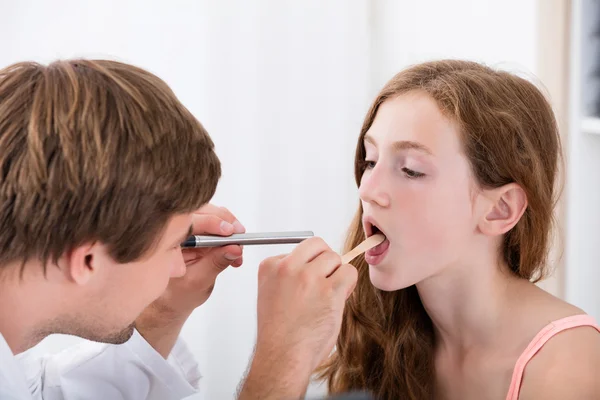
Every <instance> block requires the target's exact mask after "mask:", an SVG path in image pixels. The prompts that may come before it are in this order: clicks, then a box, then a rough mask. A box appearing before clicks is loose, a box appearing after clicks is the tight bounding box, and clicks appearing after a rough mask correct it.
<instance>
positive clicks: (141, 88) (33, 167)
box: [0, 60, 221, 268]
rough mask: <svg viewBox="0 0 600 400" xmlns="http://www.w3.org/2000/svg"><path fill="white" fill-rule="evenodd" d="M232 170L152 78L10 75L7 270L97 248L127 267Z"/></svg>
mask: <svg viewBox="0 0 600 400" xmlns="http://www.w3.org/2000/svg"><path fill="white" fill-rule="evenodd" d="M220 174H221V167H220V163H219V159H218V158H217V156H216V154H215V152H214V144H213V142H212V140H211V139H210V137H209V135H208V134H207V132H206V131H205V129H204V128H203V127H202V125H201V124H200V122H198V121H197V120H196V118H194V116H193V115H192V114H191V113H190V112H189V111H188V110H187V109H186V108H185V107H184V106H183V105H182V104H181V103H180V102H179V101H178V100H177V98H176V97H175V95H174V93H173V92H172V91H171V89H170V88H169V87H168V86H167V85H166V84H165V83H164V82H163V81H162V80H161V79H159V78H157V77H156V76H154V75H153V74H151V73H149V72H147V71H145V70H143V69H140V68H137V67H135V66H132V65H128V64H124V63H120V62H115V61H107V60H68V61H57V62H54V63H52V64H50V65H48V66H44V65H40V64H38V63H35V62H23V63H17V64H14V65H11V66H9V67H7V68H5V69H3V70H1V71H0V224H1V225H0V268H1V267H3V266H6V265H7V264H10V263H14V262H20V263H23V264H24V263H25V262H27V261H28V260H32V259H35V260H38V261H41V262H43V264H44V267H45V266H46V264H47V263H48V262H52V263H56V261H57V260H58V258H59V257H60V256H61V255H62V254H64V253H66V252H68V251H70V250H72V249H74V248H76V247H77V246H79V245H81V244H84V243H87V242H94V241H98V242H101V243H103V244H104V245H106V246H107V249H108V251H109V253H110V255H111V256H112V257H113V258H114V259H115V260H116V261H117V262H121V263H125V262H130V261H134V260H136V259H139V258H140V257H142V256H143V255H144V254H146V253H147V251H148V250H149V248H150V247H151V246H152V245H153V244H155V243H156V240H157V239H158V238H159V237H160V235H161V234H162V232H163V229H164V227H165V226H166V223H167V221H168V220H169V218H171V217H172V216H174V215H176V214H179V213H187V212H192V211H193V210H195V209H197V208H199V207H200V206H202V205H203V204H205V203H206V202H208V201H209V200H210V198H211V197H212V196H213V194H214V192H215V190H216V186H217V182H218V180H219V177H220Z"/></svg>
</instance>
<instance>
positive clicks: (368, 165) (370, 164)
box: [363, 160, 377, 169]
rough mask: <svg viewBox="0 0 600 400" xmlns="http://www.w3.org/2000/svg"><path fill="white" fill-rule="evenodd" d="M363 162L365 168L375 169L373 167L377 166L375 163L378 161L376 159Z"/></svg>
mask: <svg viewBox="0 0 600 400" xmlns="http://www.w3.org/2000/svg"><path fill="white" fill-rule="evenodd" d="M363 164H364V166H365V169H373V168H375V165H376V164H377V162H376V161H366V160H365V161H364V162H363Z"/></svg>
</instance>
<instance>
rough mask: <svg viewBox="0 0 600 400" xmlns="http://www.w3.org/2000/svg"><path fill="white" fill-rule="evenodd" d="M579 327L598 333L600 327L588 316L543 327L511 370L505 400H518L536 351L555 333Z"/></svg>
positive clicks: (577, 316)
mask: <svg viewBox="0 0 600 400" xmlns="http://www.w3.org/2000/svg"><path fill="white" fill-rule="evenodd" d="M579 326H591V327H593V328H596V329H597V330H598V332H600V326H599V325H598V324H597V323H596V321H595V320H594V318H593V317H591V316H589V315H585V314H582V315H573V316H571V317H566V318H562V319H559V320H556V321H554V322H550V323H549V324H548V325H546V326H545V327H544V329H542V330H541V331H540V332H539V333H538V334H537V335H535V337H534V338H533V340H532V341H531V342H530V343H529V346H527V348H526V349H525V351H524V352H523V354H521V356H520V357H519V359H518V360H517V363H516V364H515V369H514V370H513V374H512V380H511V382H510V387H509V388H508V394H507V395H506V400H518V399H519V391H520V390H521V381H522V380H523V372H524V371H525V367H526V366H527V363H528V362H529V360H531V359H532V358H533V356H535V355H536V353H537V352H538V351H540V349H541V348H542V346H544V344H546V342H547V341H548V340H550V339H552V337H553V336H554V335H556V334H557V333H560V332H562V331H565V330H567V329H571V328H577V327H579Z"/></svg>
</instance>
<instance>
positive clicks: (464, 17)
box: [0, 0, 600, 399]
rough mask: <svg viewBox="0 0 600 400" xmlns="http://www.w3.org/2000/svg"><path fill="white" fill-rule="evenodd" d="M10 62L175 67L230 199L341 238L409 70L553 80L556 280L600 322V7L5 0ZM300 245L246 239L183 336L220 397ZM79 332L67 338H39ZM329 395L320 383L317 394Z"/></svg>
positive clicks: (250, 218) (347, 0)
mask: <svg viewBox="0 0 600 400" xmlns="http://www.w3.org/2000/svg"><path fill="white" fill-rule="evenodd" d="M0 4H1V6H2V7H1V10H2V11H1V12H2V23H0V38H1V39H0V41H1V43H2V47H1V50H0V66H2V67H4V66H7V65H9V64H11V63H13V62H16V61H22V60H36V61H40V62H45V63H46V62H50V61H53V60H55V59H57V58H71V57H95V58H110V59H116V60H121V61H125V62H129V63H132V64H136V65H138V66H141V67H143V68H145V69H148V70H150V71H152V72H154V73H155V74H157V75H158V76H160V77H161V78H163V79H164V80H165V81H166V82H167V83H168V84H169V85H170V86H171V87H172V88H173V89H174V91H175V93H176V94H177V95H178V96H179V98H180V99H181V100H182V101H183V103H184V104H185V105H186V106H187V107H188V108H189V109H190V110H191V111H192V112H193V113H194V115H195V116H196V117H197V118H198V119H199V120H200V121H201V122H202V123H203V124H204V125H205V127H206V128H207V130H208V131H209V133H210V134H211V136H212V137H213V138H214V141H215V143H216V146H217V153H218V155H219V157H220V158H221V160H222V163H223V170H224V173H223V178H222V181H221V182H220V185H219V188H218V192H217V195H216V197H215V199H214V203H216V204H218V205H222V206H226V207H228V208H229V209H230V210H232V211H233V212H234V213H235V214H236V215H237V216H238V217H239V219H240V220H241V221H242V223H244V224H245V226H246V228H247V229H248V231H260V230H267V231H275V230H313V231H314V232H315V233H316V234H317V235H319V236H322V237H324V238H325V239H326V240H327V241H328V243H330V245H332V247H334V248H335V249H338V250H339V249H341V245H342V242H343V238H344V233H345V230H346V227H347V226H348V223H349V222H350V219H351V217H352V215H353V213H354V211H355V209H356V206H357V204H358V196H357V189H356V187H355V184H354V180H353V155H354V147H355V145H356V139H357V137H358V134H359V129H360V126H361V124H362V120H363V117H364V115H365V113H366V111H367V109H368V107H369V104H370V102H371V101H372V100H373V98H374V96H375V95H376V94H377V92H378V90H379V89H380V88H381V86H382V85H383V84H384V83H385V82H386V81H387V80H388V79H390V78H391V77H392V75H393V74H395V73H396V72H398V71H399V70H401V69H402V68H404V67H406V66H408V65H410V64H413V63H417V62H420V61H425V60H429V59H435V58H464V59H470V60H475V61H480V62H484V63H486V64H488V65H491V66H494V67H498V68H503V69H507V70H509V71H513V72H516V73H518V74H520V75H522V76H524V77H526V78H529V79H531V80H533V81H534V82H535V83H537V84H538V85H540V86H541V87H542V88H543V90H544V91H545V92H546V93H547V94H548V96H549V97H550V99H551V101H552V103H553V106H554V108H555V110H556V113H557V116H558V118H559V121H560V126H561V131H562V135H563V142H564V151H565V166H566V169H565V171H564V172H565V177H566V179H565V189H564V193H563V198H562V200H561V203H560V204H559V207H558V210H557V220H558V226H559V231H558V232H559V235H558V236H557V239H556V245H555V247H554V251H553V255H554V257H553V265H554V266H555V267H556V268H555V272H554V274H553V276H552V277H551V278H549V279H548V280H547V281H545V282H543V283H542V284H541V286H543V287H544V288H546V289H547V290H548V291H550V292H552V293H554V294H555V295H557V296H560V297H562V298H564V299H566V300H568V301H570V302H572V303H574V304H575V305H577V306H579V307H582V308H583V309H584V310H585V311H587V312H588V313H590V314H592V315H593V316H595V317H596V318H597V319H600V291H599V290H598V288H599V285H600V268H599V267H598V256H599V255H600V254H599V252H600V233H599V232H598V230H599V228H600V176H599V175H600V97H598V96H597V94H599V93H600V92H599V90H600V86H599V84H598V73H599V72H600V70H599V69H598V67H599V66H600V65H599V62H600V40H599V39H600V23H599V22H600V20H599V19H598V18H600V5H599V3H598V1H594V0H587V1H585V0H584V1H575V0H573V1H567V0H452V1H448V0H419V1H417V0H371V1H369V0H326V1H322V0H321V1H318V0H303V1H300V0H297V1H291V0H212V1H208V0H197V1H191V0H190V1H182V0H171V1H168V2H167V1H159V0H143V1H142V0H119V1H116V0H103V1H98V0H97V1H91V0H89V1H78V0H72V1H68V0H54V1H52V2H50V1H41V0H40V1H33V0H20V1H15V0H0ZM290 249H291V247H288V246H279V247H266V248H251V247H247V248H246V249H245V257H244V258H245V264H244V266H243V267H242V268H240V269H238V270H233V269H231V270H228V271H226V272H224V273H223V274H222V275H221V276H220V277H219V279H218V282H217V286H216V289H215V291H214V294H213V295H212V297H211V298H210V300H209V301H208V302H207V303H206V304H205V305H204V306H202V307H201V308H200V309H198V310H197V311H196V312H195V313H194V314H193V315H192V317H191V318H190V320H189V321H188V323H187V325H186V326H185V328H184V331H183V336H184V338H185V339H186V340H187V342H188V344H189V345H190V347H191V349H192V350H193V352H194V354H195V355H196V357H197V358H198V360H199V361H200V365H201V370H202V374H203V376H204V378H203V381H202V386H203V391H204V393H205V394H206V396H207V397H206V398H210V399H228V398H233V396H234V393H235V390H236V386H237V384H238V382H239V380H240V379H241V377H242V376H243V374H244V372H245V369H246V366H247V363H248V360H249V358H250V356H251V353H252V347H253V344H254V340H255V318H256V310H255V306H256V272H257V266H258V264H259V263H260V261H261V260H262V259H263V258H265V257H268V256H270V255H274V254H278V253H282V252H287V251H289V250H290ZM75 341H76V339H74V338H71V337H66V336H65V337H63V336H57V337H51V338H48V339H47V340H45V341H44V342H43V343H42V344H41V346H40V347H38V348H36V349H35V350H34V351H36V352H41V353H43V352H47V351H50V352H54V351H57V350H59V349H61V348H63V347H64V346H66V345H69V344H72V343H74V342H75ZM321 393H324V388H322V387H319V386H318V385H316V384H315V385H313V386H312V387H311V389H310V391H309V396H313V395H318V394H321Z"/></svg>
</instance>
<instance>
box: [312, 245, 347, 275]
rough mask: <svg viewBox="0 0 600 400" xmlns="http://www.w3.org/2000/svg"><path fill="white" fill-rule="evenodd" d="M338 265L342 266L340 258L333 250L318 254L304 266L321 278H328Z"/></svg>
mask: <svg viewBox="0 0 600 400" xmlns="http://www.w3.org/2000/svg"><path fill="white" fill-rule="evenodd" d="M340 265H342V257H340V255H339V254H338V253H336V252H335V251H333V250H328V251H324V252H323V253H321V254H319V255H318V256H317V257H316V258H315V259H314V260H313V261H311V262H310V263H308V265H307V266H306V267H307V268H310V269H312V270H315V272H316V273H317V274H318V276H321V277H324V278H325V277H328V276H330V275H331V274H332V273H333V272H334V271H335V270H336V269H337V268H338V267H339V266H340Z"/></svg>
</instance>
